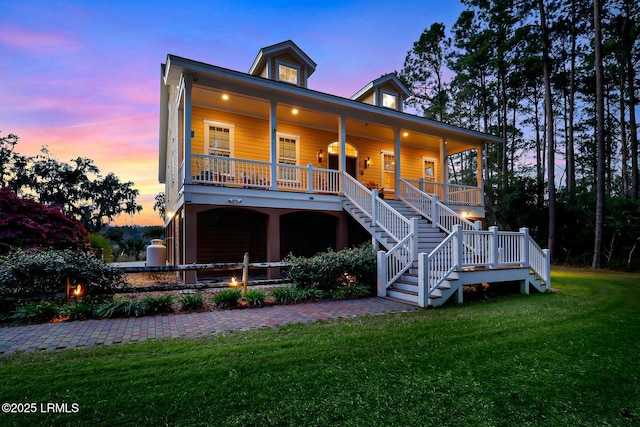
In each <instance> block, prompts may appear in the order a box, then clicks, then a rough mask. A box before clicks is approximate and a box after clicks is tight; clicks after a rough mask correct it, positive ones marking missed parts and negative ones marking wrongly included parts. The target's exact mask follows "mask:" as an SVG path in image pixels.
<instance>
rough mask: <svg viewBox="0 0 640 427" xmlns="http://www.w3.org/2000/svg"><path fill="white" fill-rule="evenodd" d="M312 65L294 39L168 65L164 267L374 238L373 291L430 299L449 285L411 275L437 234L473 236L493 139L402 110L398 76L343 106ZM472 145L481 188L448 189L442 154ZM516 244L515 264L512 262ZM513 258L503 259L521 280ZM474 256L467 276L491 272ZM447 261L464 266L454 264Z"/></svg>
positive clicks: (164, 83) (164, 72)
mask: <svg viewBox="0 0 640 427" xmlns="http://www.w3.org/2000/svg"><path fill="white" fill-rule="evenodd" d="M315 68H316V63H315V62H314V61H313V60H312V59H311V58H310V57H309V56H308V55H307V54H306V53H305V52H303V51H302V50H301V49H300V48H299V47H298V46H297V45H296V44H295V43H294V42H292V41H285V42H282V43H278V44H275V45H273V46H268V47H265V48H263V49H261V50H260V51H259V52H258V55H257V57H256V58H255V60H254V62H253V64H251V66H250V68H249V71H248V72H240V71H234V70H230V69H226V68H222V67H218V66H215V65H210V64H205V63H202V62H198V61H193V60H189V59H186V58H181V57H178V56H174V55H168V56H167V60H166V63H165V64H162V66H161V76H160V93H161V102H160V151H159V156H160V158H159V180H160V182H161V183H164V184H165V198H166V215H167V217H166V222H165V225H166V230H167V237H168V240H167V242H168V243H167V246H168V253H169V261H170V263H172V264H192V263H213V262H237V261H238V260H241V259H242V256H243V254H244V253H245V252H249V253H250V257H251V260H252V261H255V262H260V261H280V260H281V259H282V258H283V257H284V256H286V255H287V254H289V253H293V254H295V255H312V254H314V253H316V252H319V251H323V250H326V249H327V248H333V249H336V250H338V249H341V248H344V247H346V246H348V245H353V244H358V243H361V242H363V241H372V242H373V243H374V245H376V247H377V248H379V249H380V252H379V275H380V276H384V278H381V279H380V281H381V283H379V293H380V295H383V294H384V295H391V296H396V297H403V298H405V299H408V300H412V301H414V302H416V303H419V304H420V305H427V304H433V303H434V301H435V298H436V297H437V295H436V294H438V293H439V292H441V290H442V289H443V287H444V286H445V285H446V283H445V281H446V280H445V279H444V278H442V277H439V278H438V279H437V280H436V281H434V282H433V283H432V284H431V285H428V286H427V285H424V286H427V287H429V286H431V287H433V289H432V290H427V289H426V288H425V289H423V290H422V291H419V290H416V288H415V286H414V285H416V283H413V282H415V281H417V280H422V281H423V282H424V283H426V282H428V281H429V280H431V279H429V278H427V277H426V276H425V274H426V273H420V274H418V264H419V263H420V262H419V254H422V256H426V254H430V253H432V252H433V250H434V249H436V247H438V245H441V242H443V241H444V240H445V239H447V238H448V237H447V236H449V240H452V241H454V240H455V236H458V238H459V239H462V235H463V234H464V233H469V232H472V231H473V230H475V231H476V232H481V231H480V225H479V224H480V223H479V222H478V220H482V219H483V218H484V215H485V211H484V206H483V199H484V198H483V180H482V175H483V174H482V169H483V163H482V162H483V152H484V147H485V145H486V144H496V143H501V142H502V140H501V138H498V137H495V136H492V135H488V134H484V133H480V132H476V131H472V130H468V129H462V128H459V127H455V126H451V125H447V124H443V123H438V122H435V121H432V120H427V119H425V118H422V117H418V116H415V115H412V114H407V113H405V112H403V111H402V108H403V107H402V106H403V102H404V100H405V99H406V98H407V97H408V96H409V95H410V93H409V91H408V90H407V88H406V87H405V86H404V85H403V84H402V83H401V81H400V80H399V79H398V78H397V77H396V76H395V75H394V74H387V75H384V76H382V77H380V78H377V79H375V80H373V81H371V82H370V83H368V84H367V85H366V86H364V87H363V88H362V89H361V90H360V91H358V92H357V93H356V94H355V95H354V96H352V97H351V98H344V97H339V96H335V95H331V94H327V93H323V92H319V91H315V90H313V89H311V88H309V81H310V79H311V78H312V75H313V73H314V71H315ZM469 150H473V151H475V154H476V159H477V164H476V166H475V169H476V170H474V171H473V173H474V174H475V176H476V181H477V185H476V186H464V185H456V184H453V183H450V181H449V176H448V171H449V168H448V159H449V156H450V155H453V154H456V153H461V152H465V151H469ZM473 221H476V222H473ZM456 230H459V231H456ZM456 233H459V235H458V234H456ZM484 233H489V231H485V232H484ZM496 233H497V232H496ZM496 233H494V235H495V236H497V234H496ZM452 235H454V237H450V236H452ZM495 236H494V237H495ZM523 236H524V234H523ZM467 237H468V238H476V239H478V236H477V235H476V236H475V237H473V236H471V235H469V236H467ZM467 237H465V238H467ZM525 237H526V239H527V240H528V236H525ZM525 237H523V238H525ZM496 238H497V237H496ZM523 241H524V240H523ZM454 243H455V242H454ZM514 244H515V243H514ZM518 244H520V249H518V251H519V252H518V254H516V255H513V256H514V257H520V258H521V256H522V255H523V254H522V250H521V248H522V247H524V246H525V244H523V243H518ZM526 245H528V243H526ZM459 246H460V245H459ZM467 246H468V245H467ZM467 246H465V247H467ZM502 249H505V248H502ZM473 251H475V254H474V256H475V258H476V259H478V254H479V251H480V249H479V248H478V247H477V246H474V247H473ZM487 251H488V249H487ZM463 252H464V251H463ZM498 252H500V251H498ZM498 252H496V251H495V250H494V251H493V255H496V254H497V253H498ZM502 252H504V251H502ZM502 252H501V253H502ZM528 252H529V251H528V250H527V253H528ZM464 254H466V252H464ZM496 256H497V255H496ZM449 258H451V257H449ZM520 258H518V259H517V260H511V261H513V262H516V264H518V265H519V266H520V267H521V268H523V269H526V270H527V273H529V270H530V269H529V265H528V264H529V261H528V260H527V261H523V260H522V259H520ZM481 261H482V262H481V263H480V261H478V265H477V267H481V266H480V264H482V265H485V264H487V263H493V264H492V265H490V267H497V266H498V260H497V259H491V260H487V259H483V260H481ZM424 262H427V261H423V263H424ZM451 262H453V263H454V267H455V268H454V270H461V269H462V267H463V263H462V262H461V260H460V259H458V260H457V261H456V260H453V259H451V260H450V261H449V263H451ZM456 262H457V264H455V263H456ZM383 264H384V265H383ZM525 264H526V265H525ZM467 267H468V266H467ZM438 268H441V269H442V268H444V267H438ZM446 269H447V270H449V269H450V268H449V267H446ZM479 269H480V268H478V269H477V270H479ZM493 269H494V270H497V269H496V268H493ZM467 270H469V268H467ZM452 271H453V270H451V271H448V272H447V274H446V275H445V278H446V277H448V278H449V279H450V281H452V280H453V279H451V278H452V277H453V276H452V275H451V272H452ZM425 272H426V270H425ZM278 273H279V272H278V271H277V270H274V271H269V275H270V276H274V275H277V274H278ZM537 273H538V276H537V277H540V276H544V272H537ZM442 274H444V272H442V273H441V274H440V275H441V276H442ZM414 276H415V278H416V280H413V277H414ZM527 277H529V276H527ZM185 280H186V281H187V282H193V281H195V280H196V277H195V273H188V274H186V276H185ZM403 280H404V281H405V282H411V283H409V284H408V285H407V286H404V288H406V289H403ZM473 280H476V279H473ZM437 281H439V283H437V285H436V282H437ZM459 281H460V280H459ZM382 282H384V283H382ZM460 282H461V283H462V281H460ZM529 282H531V281H528V282H526V283H527V284H528V283H529ZM542 282H543V283H548V278H546V282H545V281H544V280H543V281H542ZM424 286H423V288H424ZM434 286H435V287H434ZM527 286H528V285H527ZM418 287H419V286H418ZM438 287H439V288H440V290H438ZM527 289H528V287H527ZM434 292H435V293H434ZM445 293H446V292H445ZM451 293H452V294H454V293H455V295H457V296H458V297H459V296H460V295H461V292H459V290H458V289H457V288H456V289H454V290H453V291H451ZM414 294H415V295H414ZM406 295H409V297H406Z"/></svg>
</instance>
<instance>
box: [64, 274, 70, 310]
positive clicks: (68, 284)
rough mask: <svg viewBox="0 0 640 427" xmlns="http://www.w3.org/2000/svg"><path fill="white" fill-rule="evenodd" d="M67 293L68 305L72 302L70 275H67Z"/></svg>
mask: <svg viewBox="0 0 640 427" xmlns="http://www.w3.org/2000/svg"><path fill="white" fill-rule="evenodd" d="M65 293H66V296H67V305H69V303H70V302H71V281H70V280H69V276H67V292H65Z"/></svg>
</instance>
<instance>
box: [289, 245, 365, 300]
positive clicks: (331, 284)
mask: <svg viewBox="0 0 640 427" xmlns="http://www.w3.org/2000/svg"><path fill="white" fill-rule="evenodd" d="M286 261H287V262H289V263H290V264H291V266H290V268H289V278H290V279H291V280H292V281H293V283H294V284H295V286H296V287H297V288H299V289H301V288H316V289H320V290H323V291H332V290H334V289H339V288H342V287H345V286H352V285H359V286H367V287H369V288H370V289H371V290H374V289H375V283H376V262H377V260H376V254H375V252H374V250H373V248H372V247H371V246H370V245H365V246H361V247H357V248H347V249H343V250H341V251H338V252H334V251H332V250H329V251H327V252H323V253H319V254H317V255H314V256H313V257H311V258H304V257H295V256H292V255H290V256H288V257H287V258H286Z"/></svg>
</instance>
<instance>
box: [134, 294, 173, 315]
mask: <svg viewBox="0 0 640 427" xmlns="http://www.w3.org/2000/svg"><path fill="white" fill-rule="evenodd" d="M174 302H175V296H173V295H171V294H169V295H162V296H158V297H144V298H143V299H142V301H141V303H142V305H144V308H145V313H146V314H158V313H171V312H172V311H173V303H174Z"/></svg>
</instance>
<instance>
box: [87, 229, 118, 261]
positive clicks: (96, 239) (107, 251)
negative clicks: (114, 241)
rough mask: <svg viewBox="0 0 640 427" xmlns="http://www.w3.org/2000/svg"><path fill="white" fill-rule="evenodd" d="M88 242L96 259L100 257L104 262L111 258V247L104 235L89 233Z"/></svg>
mask: <svg viewBox="0 0 640 427" xmlns="http://www.w3.org/2000/svg"><path fill="white" fill-rule="evenodd" d="M89 243H90V244H91V249H93V250H94V252H95V254H96V257H97V258H98V259H101V260H102V261H103V262H104V263H106V264H108V263H110V262H111V261H112V260H113V247H112V246H111V243H109V241H108V240H107V239H106V238H105V237H104V236H102V235H100V234H97V233H94V234H90V235H89Z"/></svg>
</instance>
